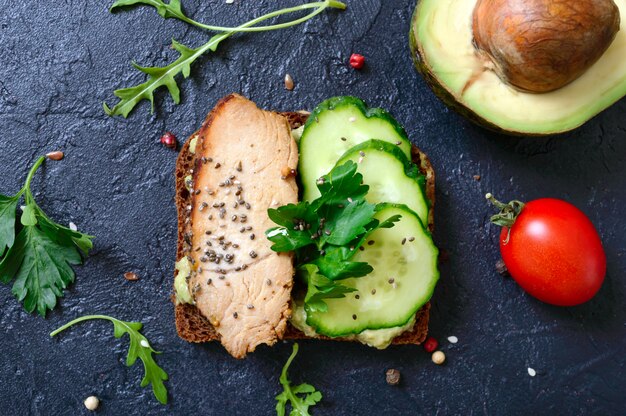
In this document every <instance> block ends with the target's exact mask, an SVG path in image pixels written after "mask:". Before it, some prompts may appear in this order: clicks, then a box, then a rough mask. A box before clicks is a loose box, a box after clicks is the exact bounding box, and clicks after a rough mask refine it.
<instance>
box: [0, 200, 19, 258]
mask: <svg viewBox="0 0 626 416" xmlns="http://www.w3.org/2000/svg"><path fill="white" fill-rule="evenodd" d="M19 200H20V196H19V195H16V196H4V195H0V258H2V255H3V254H4V252H5V251H6V249H7V248H11V247H12V246H13V242H14V241H15V210H16V209H17V204H18V202H19Z"/></svg>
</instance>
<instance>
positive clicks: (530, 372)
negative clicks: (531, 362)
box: [528, 367, 537, 377]
mask: <svg viewBox="0 0 626 416" xmlns="http://www.w3.org/2000/svg"><path fill="white" fill-rule="evenodd" d="M528 375H529V376H531V377H535V376H536V375H537V372H536V371H535V369H534V368H530V367H528Z"/></svg>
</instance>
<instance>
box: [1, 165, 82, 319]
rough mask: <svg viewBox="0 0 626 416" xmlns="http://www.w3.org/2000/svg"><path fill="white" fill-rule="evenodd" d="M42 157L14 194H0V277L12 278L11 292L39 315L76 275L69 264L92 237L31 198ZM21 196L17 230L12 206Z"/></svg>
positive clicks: (77, 260)
mask: <svg viewBox="0 0 626 416" xmlns="http://www.w3.org/2000/svg"><path fill="white" fill-rule="evenodd" d="M45 159H46V158H45V157H44V156H42V157H40V158H39V159H37V161H36V162H35V164H34V165H33V167H32V168H31V170H30V172H29V173H28V177H27V178H26V183H25V184H24V187H23V188H22V189H21V190H20V191H19V192H18V193H17V194H15V195H13V196H4V195H0V259H2V261H0V281H1V282H2V283H9V282H10V281H11V280H15V281H14V283H13V288H12V292H13V294H14V295H15V296H16V297H17V299H18V300H19V301H20V302H23V305H24V309H26V311H28V312H29V313H30V312H33V311H35V310H36V311H37V313H39V315H41V316H45V315H46V312H47V311H48V310H52V309H54V307H55V306H56V304H57V299H58V298H60V297H62V296H63V289H65V288H67V286H68V285H69V284H70V283H72V282H73V281H74V279H75V274H74V271H73V270H72V267H71V266H72V265H78V264H81V263H82V257H81V252H82V253H83V255H85V256H86V255H87V254H88V252H89V250H90V249H91V248H92V246H93V244H92V242H91V240H92V239H93V238H94V237H93V236H90V235H87V234H83V233H80V232H78V231H74V230H71V229H70V228H68V227H65V226H63V225H60V224H57V223H55V222H54V221H52V220H51V219H50V218H49V217H48V216H47V215H46V214H45V213H44V212H43V210H42V209H41V208H40V207H39V205H37V203H36V202H35V199H34V197H33V194H32V191H31V187H30V185H31V181H32V179H33V176H34V175H35V172H36V171H37V169H38V168H39V166H41V164H42V163H43V162H44V160H45ZM22 196H23V197H24V206H23V207H22V216H21V218H20V222H21V225H22V229H21V231H20V232H19V233H18V234H17V236H16V228H15V225H16V215H15V212H16V209H17V206H18V204H19V201H20V199H21V198H22ZM7 249H8V251H7ZM5 251H6V253H5ZM3 254H4V257H2V255H3Z"/></svg>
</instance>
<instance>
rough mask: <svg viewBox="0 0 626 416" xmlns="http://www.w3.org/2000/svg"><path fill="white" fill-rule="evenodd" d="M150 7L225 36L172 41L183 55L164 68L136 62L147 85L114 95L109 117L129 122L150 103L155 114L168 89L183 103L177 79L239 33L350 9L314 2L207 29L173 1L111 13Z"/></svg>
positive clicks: (150, 1) (127, 2)
mask: <svg viewBox="0 0 626 416" xmlns="http://www.w3.org/2000/svg"><path fill="white" fill-rule="evenodd" d="M137 5H147V6H152V7H154V8H155V9H156V11H157V13H158V14H159V15H160V16H162V17H164V18H166V19H167V18H176V19H179V20H182V21H184V22H186V23H188V24H191V25H194V26H197V27H200V28H202V29H206V30H211V31H217V32H222V33H219V34H217V35H215V36H213V37H212V38H211V39H209V41H208V42H206V43H205V44H204V45H202V46H200V47H198V48H196V49H193V48H189V47H187V46H185V45H182V44H180V43H178V42H176V41H175V40H173V41H172V47H173V48H174V49H175V50H176V51H177V52H178V53H179V54H180V56H179V57H178V59H176V60H175V61H174V62H172V63H171V64H169V65H167V66H164V67H143V66H139V65H138V64H136V63H134V62H133V64H132V65H133V67H135V69H137V70H139V71H140V72H143V73H144V74H146V75H148V79H147V81H146V82H144V83H142V84H139V85H137V86H134V87H129V88H122V89H118V90H116V91H114V92H113V94H114V95H115V96H116V97H118V98H119V99H120V100H119V101H118V103H117V104H115V106H114V107H113V108H109V106H108V105H107V104H106V103H103V108H104V111H105V113H107V114H108V115H109V116H116V115H120V116H122V117H124V118H127V117H128V115H129V114H130V112H131V111H132V110H133V109H134V108H135V107H136V106H137V104H139V103H140V102H141V101H143V100H148V101H150V103H151V104H152V112H154V92H155V91H156V90H157V89H159V88H161V87H166V88H167V90H168V91H169V93H170V95H171V96H172V99H173V100H174V103H176V104H179V103H180V89H179V87H178V83H177V81H176V78H175V77H176V76H178V75H179V74H182V75H183V77H184V78H188V77H189V74H190V72H191V64H192V63H194V62H195V61H196V60H197V59H198V58H199V57H200V56H202V55H204V54H205V53H207V52H209V51H211V52H215V51H216V50H217V47H218V45H219V44H220V43H221V42H222V41H223V40H224V39H227V38H229V37H231V36H232V35H234V34H235V33H238V32H252V31H265V30H277V29H283V28H288V27H291V26H294V25H297V24H300V23H303V22H305V21H307V20H309V19H311V18H313V17H315V16H317V15H318V14H319V13H321V12H323V11H324V10H325V9H327V8H336V9H341V10H343V9H345V8H346V5H345V4H343V3H341V2H339V1H334V0H325V1H320V2H312V3H307V4H303V5H300V6H295V7H289V8H285V9H281V10H277V11H274V12H271V13H268V14H265V15H263V16H261V17H257V18H256V19H253V20H250V21H248V22H246V23H244V24H242V25H240V26H237V27H220V26H211V25H205V24H202V23H199V22H196V21H195V20H193V19H191V18H189V17H187V16H186V15H185V14H184V13H183V11H182V7H181V2H180V0H171V1H170V2H169V4H168V3H165V2H164V1H163V0H117V1H116V2H114V3H113V5H112V6H111V11H114V10H117V9H119V8H121V7H126V6H137ZM305 9H314V11H313V12H311V13H309V14H308V15H306V16H304V17H302V18H300V19H296V20H293V21H290V22H286V23H280V24H276V25H272V26H259V27H253V26H256V25H257V24H259V23H261V22H263V21H265V20H268V19H271V18H274V17H277V16H280V15H282V14H287V13H294V12H298V11H301V10H305Z"/></svg>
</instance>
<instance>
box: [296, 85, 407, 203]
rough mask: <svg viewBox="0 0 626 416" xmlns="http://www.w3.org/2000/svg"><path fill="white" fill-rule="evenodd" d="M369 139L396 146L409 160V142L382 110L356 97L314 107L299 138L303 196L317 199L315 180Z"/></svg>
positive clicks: (336, 98)
mask: <svg viewBox="0 0 626 416" xmlns="http://www.w3.org/2000/svg"><path fill="white" fill-rule="evenodd" d="M372 138H377V139H379V140H382V141H386V142H389V143H392V144H394V145H396V146H398V148H399V149H400V150H401V151H402V152H403V153H404V154H405V155H406V157H407V158H409V159H410V157H411V142H409V139H408V137H407V135H406V132H405V131H404V129H403V128H402V126H400V125H399V124H398V122H397V121H396V120H395V119H394V118H393V117H392V116H391V115H390V114H389V113H387V112H386V111H385V110H382V109H379V108H373V109H370V108H368V107H367V105H366V104H365V103H364V102H363V101H362V100H360V99H358V98H355V97H335V98H330V99H328V100H326V101H324V102H323V103H321V104H320V105H319V106H317V108H316V109H315V110H314V111H313V113H312V114H311V115H310V116H309V119H308V121H307V123H306V124H305V127H304V132H303V133H302V137H301V138H300V166H299V168H298V169H299V173H300V181H301V184H302V189H303V191H302V192H303V198H302V199H303V200H304V201H312V200H314V199H315V198H317V197H318V196H319V190H318V189H317V186H316V182H317V180H318V179H319V178H320V177H321V176H323V175H326V174H327V173H328V172H330V171H331V169H332V168H333V166H335V162H337V159H339V158H340V157H341V156H342V155H343V154H344V153H345V152H346V151H347V150H348V149H350V148H351V147H353V146H355V145H357V144H359V143H362V142H364V141H367V140H370V139H372Z"/></svg>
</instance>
